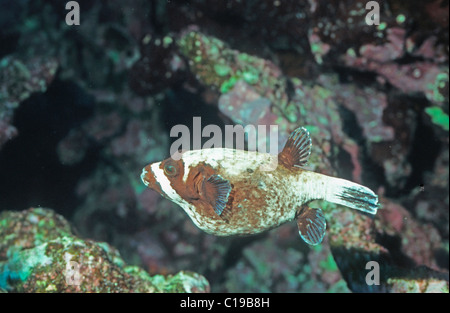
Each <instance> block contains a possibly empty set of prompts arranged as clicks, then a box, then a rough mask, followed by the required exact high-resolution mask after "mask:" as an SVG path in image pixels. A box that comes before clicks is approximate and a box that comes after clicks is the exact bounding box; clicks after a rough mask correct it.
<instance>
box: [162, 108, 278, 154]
mask: <svg viewBox="0 0 450 313" xmlns="http://www.w3.org/2000/svg"><path fill="white" fill-rule="evenodd" d="M224 132H225V134H223V132H222V129H221V128H220V127H219V126H217V125H212V124H209V125H206V126H204V127H202V125H201V117H198V116H195V117H194V118H193V128H192V134H191V131H190V129H189V128H188V127H187V126H186V125H181V124H178V125H175V126H173V127H172V129H171V130H170V137H179V138H178V139H177V140H175V141H174V142H173V143H172V145H171V146H170V156H171V157H172V159H174V160H179V159H180V158H181V154H182V152H184V151H187V150H198V149H209V148H223V142H225V147H224V148H230V149H236V150H244V148H245V139H247V148H248V149H247V150H248V151H258V152H268V153H270V154H273V155H276V154H278V152H279V151H278V125H270V126H269V132H267V126H266V125H258V126H255V125H246V126H245V127H244V126H242V125H234V126H233V125H225V131H224ZM191 138H192V145H191ZM202 138H209V139H208V140H207V141H206V142H205V143H203V145H202ZM235 138H236V139H235ZM268 142H269V146H270V148H269V151H267V145H268ZM251 156H252V154H250V153H249V157H251Z"/></svg>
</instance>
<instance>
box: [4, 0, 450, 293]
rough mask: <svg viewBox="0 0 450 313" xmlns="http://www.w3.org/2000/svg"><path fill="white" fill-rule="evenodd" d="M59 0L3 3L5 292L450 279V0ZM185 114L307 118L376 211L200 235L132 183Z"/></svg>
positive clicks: (389, 288)
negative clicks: (371, 195) (319, 228)
mask: <svg viewBox="0 0 450 313" xmlns="http://www.w3.org/2000/svg"><path fill="white" fill-rule="evenodd" d="M68 2H69V1H60V0H33V1H31V0H0V178H1V179H0V291H1V292H129V291H136V292H209V291H211V292H257V293H259V292H448V279H449V276H448V270H449V171H448V162H449V117H448V114H449V94H448V90H449V89H448V82H449V67H448V57H449V54H448V47H449V45H448V44H449V37H448V36H449V33H448V30H449V29H448V15H449V12H448V1H446V0H425V1H402V0H389V1H388V0H383V1H381V0H380V1H372V2H376V3H378V4H379V11H380V12H379V15H373V14H372V13H371V12H372V9H373V8H374V7H371V8H369V9H367V8H366V4H367V2H368V1H356V0H355V1H350V0H344V1H329V0H309V1H298V0H297V1H294V0H271V1H266V0H224V1H208V0H192V1H182V0H167V1H166V0H160V1H158V0H155V1H151V0H129V1H123V0H121V1H119V0H108V1H99V0H97V1H96V0H90V1H88V0H79V1H76V3H78V4H79V12H78V13H79V25H76V24H75V25H70V24H71V23H70V21H71V20H72V21H74V20H76V17H75V15H73V14H75V13H73V12H74V11H73V9H74V8H75V7H69V8H67V9H66V4H67V3H68ZM371 14H372V15H371ZM68 15H69V16H68ZM368 15H369V19H368ZM71 18H72V19H71ZM368 20H369V22H368ZM67 21H69V23H68V22H67ZM370 21H371V22H370ZM72 24H73V23H72ZM193 117H201V122H202V126H206V125H208V124H214V125H218V126H220V127H221V128H222V129H223V127H224V126H225V125H234V124H242V125H244V126H245V125H247V124H252V125H267V126H268V125H278V127H279V136H280V143H284V141H285V140H286V138H287V136H288V135H289V134H290V132H291V131H292V130H294V129H295V128H297V127H298V126H306V127H307V128H308V130H309V131H310V133H311V137H312V143H313V146H312V154H311V157H310V159H309V169H311V170H314V171H316V172H320V173H323V174H327V175H332V176H336V177H341V178H345V179H348V180H351V181H354V182H357V183H360V184H363V185H365V186H368V187H369V188H371V189H372V190H374V191H375V192H376V193H377V194H378V196H379V199H380V203H381V209H380V210H379V211H378V213H377V215H376V216H375V218H371V217H370V216H367V215H364V214H361V213H360V212H358V211H355V210H351V209H348V208H345V207H341V206H338V205H332V204H329V203H325V202H319V203H318V205H320V207H321V208H322V209H323V210H324V212H325V216H326V219H327V224H328V227H327V228H328V229H327V234H326V235H325V238H324V242H323V243H322V244H321V245H319V246H315V247H310V246H308V245H306V244H305V243H304V242H303V241H302V240H301V239H300V238H299V235H298V230H297V226H296V224H295V223H288V224H285V225H282V226H281V227H279V228H277V229H274V230H271V231H268V232H265V233H263V234H260V235H255V236H248V237H215V236H212V235H208V234H206V233H204V232H202V231H200V230H199V229H197V228H196V227H195V225H194V224H193V223H192V222H191V220H190V219H189V217H188V216H187V215H186V214H185V213H184V211H183V210H182V209H181V208H180V207H178V206H177V205H176V204H174V203H172V202H170V201H169V200H166V199H164V198H163V197H161V196H160V195H159V194H157V193H156V192H154V191H152V190H150V189H148V188H145V185H143V184H142V182H141V180H140V174H141V170H142V168H143V167H144V166H145V165H147V164H149V163H151V162H155V161H160V160H162V159H165V158H167V157H168V156H169V149H170V145H171V143H172V142H173V141H174V140H175V139H176V138H171V137H170V136H169V133H170V130H171V129H172V127H173V126H174V125H178V124H183V125H187V126H188V127H190V128H192V123H193ZM203 139H205V138H203ZM283 140H284V141H283ZM281 141H283V142H281ZM377 268H378V272H373V270H376V269H377ZM377 273H379V275H378V274H377ZM368 281H369V282H372V283H370V284H369V283H368Z"/></svg>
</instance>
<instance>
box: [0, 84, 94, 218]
mask: <svg viewBox="0 0 450 313" xmlns="http://www.w3.org/2000/svg"><path fill="white" fill-rule="evenodd" d="M93 104H94V98H93V97H91V96H89V95H87V94H86V93H85V92H84V91H83V90H82V89H81V88H80V87H78V86H77V85H76V84H74V83H71V82H63V81H59V80H56V81H55V82H54V83H53V84H52V85H51V86H50V87H49V88H48V90H47V92H46V93H43V94H42V93H37V94H34V95H32V96H31V97H30V98H28V99H27V100H26V101H24V102H23V103H21V104H20V106H19V108H18V109H17V110H16V111H15V113H14V121H13V125H14V126H16V127H17V129H18V131H19V136H17V137H16V138H15V139H13V140H11V141H9V142H8V143H7V144H5V145H4V146H3V148H2V150H1V151H0V173H2V177H7V179H2V180H1V181H0V210H23V209H27V208H29V207H32V206H42V207H48V208H51V209H54V210H55V211H57V212H58V213H61V214H63V215H65V216H66V217H70V216H71V214H72V213H73V211H74V210H75V208H76V206H77V197H76V195H75V187H76V184H77V182H78V180H79V179H80V178H81V177H83V176H84V175H87V173H89V172H90V171H91V170H92V169H93V167H95V165H96V163H97V161H96V160H97V159H98V150H90V151H88V152H87V155H86V157H85V159H84V160H83V162H81V163H80V164H78V165H76V166H65V165H63V164H61V162H60V161H59V158H58V155H57V152H56V147H57V145H58V143H59V141H60V140H61V139H63V138H64V136H65V135H66V134H67V133H68V132H69V130H70V129H72V128H74V127H75V126H77V125H79V124H80V123H81V122H82V121H83V120H85V119H86V118H87V117H89V116H90V115H91V114H92V108H93Z"/></svg>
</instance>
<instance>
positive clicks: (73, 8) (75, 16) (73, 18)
mask: <svg viewBox="0 0 450 313" xmlns="http://www.w3.org/2000/svg"><path fill="white" fill-rule="evenodd" d="M66 10H70V11H69V13H67V14H66V24H67V25H69V26H72V25H80V5H79V4H78V2H76V1H69V2H67V3H66Z"/></svg>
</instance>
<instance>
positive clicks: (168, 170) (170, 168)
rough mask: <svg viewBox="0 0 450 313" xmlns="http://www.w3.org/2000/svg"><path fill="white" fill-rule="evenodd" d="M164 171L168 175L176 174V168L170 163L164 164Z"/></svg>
mask: <svg viewBox="0 0 450 313" xmlns="http://www.w3.org/2000/svg"><path fill="white" fill-rule="evenodd" d="M164 173H165V174H166V175H167V176H169V177H173V176H175V175H177V168H176V167H175V166H173V165H172V164H166V165H164Z"/></svg>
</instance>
